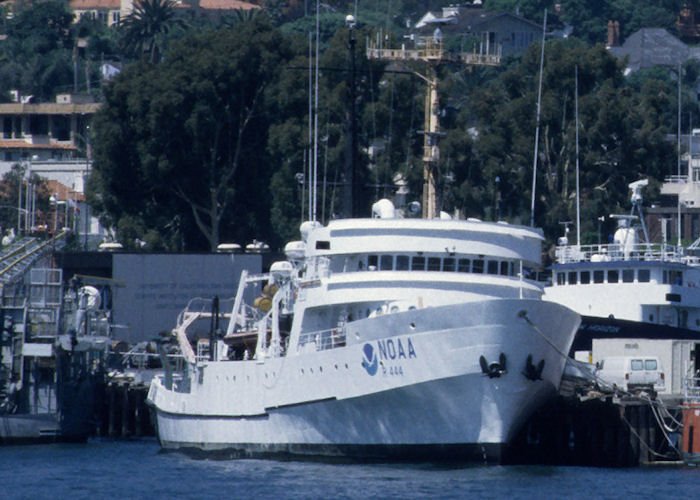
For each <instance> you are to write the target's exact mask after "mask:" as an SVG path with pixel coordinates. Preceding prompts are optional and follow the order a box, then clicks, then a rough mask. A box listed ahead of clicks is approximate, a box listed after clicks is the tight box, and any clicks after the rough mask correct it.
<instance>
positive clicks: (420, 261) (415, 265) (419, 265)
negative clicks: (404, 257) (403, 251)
mask: <svg viewBox="0 0 700 500" xmlns="http://www.w3.org/2000/svg"><path fill="white" fill-rule="evenodd" d="M411 270H412V271H425V257H413V262H411Z"/></svg>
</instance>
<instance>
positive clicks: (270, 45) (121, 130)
mask: <svg viewBox="0 0 700 500" xmlns="http://www.w3.org/2000/svg"><path fill="white" fill-rule="evenodd" d="M291 55H292V45H291V44H290V42H289V41H288V40H285V38H284V37H283V36H282V35H281V33H280V32H279V31H278V30H277V29H275V28H273V27H272V26H271V25H270V24H269V22H268V21H267V20H266V19H265V18H262V17H261V18H257V17H256V18H255V19H252V20H251V21H247V22H242V23H239V24H237V25H236V29H235V30H233V29H222V30H218V31H210V32H207V33H202V34H197V35H194V36H191V37H188V38H186V39H184V40H182V41H181V42H180V43H176V44H174V45H173V46H172V48H171V50H170V51H168V53H167V55H166V57H165V60H164V64H161V65H156V66H151V65H147V64H144V63H141V64H137V65H133V66H131V67H130V68H128V69H127V71H125V72H123V73H122V74H121V75H119V77H118V78H116V79H115V80H114V82H113V83H112V84H110V85H109V86H108V87H107V88H106V89H105V103H104V106H103V107H102V109H101V110H100V112H99V113H98V115H97V116H96V118H95V122H94V130H95V139H96V140H95V176H96V180H95V182H94V183H93V189H94V198H93V202H95V203H98V204H99V208H100V209H101V210H103V211H104V213H105V214H106V215H108V217H109V218H110V219H111V221H112V222H114V223H115V224H116V226H117V227H118V228H119V227H120V224H121V226H122V227H125V224H126V225H129V224H127V222H128V221H138V223H139V224H140V225H142V226H143V227H144V228H146V229H149V228H150V229H159V228H170V229H171V231H170V233H169V234H168V232H167V231H166V238H165V240H164V241H162V242H160V243H159V244H160V245H162V246H164V247H165V248H172V249H175V248H181V247H182V246H183V242H184V247H185V248H187V249H190V250H193V249H203V248H208V249H211V250H214V249H216V246H217V245H218V244H219V243H220V242H221V241H222V238H223V241H231V240H233V241H241V242H245V241H249V240H251V239H253V238H254V237H257V238H268V237H269V236H270V234H271V232H272V231H271V230H270V229H269V215H268V213H269V199H268V197H269V195H268V184H269V179H270V175H271V171H272V169H273V168H274V165H272V164H271V162H270V161H268V154H267V151H266V142H267V139H268V131H269V129H270V126H271V124H272V123H273V122H274V121H275V113H274V109H272V108H273V106H274V102H275V98H274V97H272V96H273V95H275V94H276V92H275V90H273V89H274V87H275V85H276V81H277V79H278V75H279V73H280V71H281V70H283V69H284V66H285V61H287V60H288V59H289V58H290V57H291ZM131 225H133V224H131Z"/></svg>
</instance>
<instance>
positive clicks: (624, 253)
mask: <svg viewBox="0 0 700 500" xmlns="http://www.w3.org/2000/svg"><path fill="white" fill-rule="evenodd" d="M556 259H557V263H558V264H569V263H575V262H607V261H612V260H648V261H671V262H685V261H690V260H694V257H691V256H687V255H685V252H684V249H683V247H680V246H675V245H660V244H647V243H640V244H636V245H619V244H609V245H566V246H558V247H557V249H556Z"/></svg>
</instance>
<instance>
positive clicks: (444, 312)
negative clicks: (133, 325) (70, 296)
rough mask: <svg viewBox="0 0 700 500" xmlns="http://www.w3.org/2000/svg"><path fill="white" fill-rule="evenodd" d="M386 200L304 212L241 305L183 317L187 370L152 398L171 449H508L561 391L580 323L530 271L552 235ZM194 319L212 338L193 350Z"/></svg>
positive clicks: (390, 453) (243, 289)
mask: <svg viewBox="0 0 700 500" xmlns="http://www.w3.org/2000/svg"><path fill="white" fill-rule="evenodd" d="M379 203H380V204H381V205H379V206H378V205H376V204H375V209H376V210H375V214H376V217H374V218H371V219H344V220H333V221H331V222H329V223H328V225H327V226H322V225H321V224H319V223H317V222H306V223H304V224H302V228H301V232H302V240H301V241H300V242H292V243H290V244H288V245H287V247H286V255H287V260H286V261H282V262H277V263H275V264H273V265H272V266H271V268H270V272H269V273H268V274H265V275H259V276H248V275H246V274H245V273H243V275H242V276H241V278H240V281H239V284H238V291H237V294H236V296H235V298H234V299H232V300H230V309H227V308H225V307H221V311H224V312H222V313H219V306H220V304H219V303H218V300H216V299H215V301H214V302H215V303H214V302H212V303H210V304H208V305H207V304H203V303H202V301H201V300H200V301H193V302H192V303H191V305H190V306H189V307H188V308H187V309H186V310H185V311H183V312H182V313H181V315H180V318H179V320H178V325H177V327H176V328H175V329H174V335H175V336H176V337H177V339H178V342H179V344H180V348H181V351H182V354H183V358H184V361H185V363H184V369H183V370H181V371H176V370H174V369H173V368H171V367H170V366H169V365H168V366H167V367H166V371H165V373H164V374H163V375H162V376H159V377H156V378H154V380H153V381H152V383H151V386H150V390H149V394H148V401H149V403H150V405H151V406H152V408H153V410H154V413H155V415H156V421H157V432H158V437H159V440H160V443H161V446H162V447H163V448H164V449H167V450H182V451H191V452H195V453H212V454H216V455H221V456H226V457H289V456H296V457H309V456H314V457H343V458H353V459H362V460H367V459H369V460H372V459H377V460H385V459H389V460H396V459H400V460H406V459H409V460H411V459H438V460H478V461H492V462H498V461H499V460H501V458H502V455H503V451H504V448H505V447H506V446H507V444H508V443H509V441H510V440H511V439H512V438H513V437H514V435H515V433H516V432H517V431H518V430H519V428H520V426H521V425H522V424H523V423H524V421H525V420H526V419H527V418H528V417H529V416H530V415H531V414H532V413H533V412H534V411H535V410H536V409H537V408H539V407H540V406H541V405H542V404H543V403H544V402H546V401H547V400H548V399H549V398H550V397H552V396H554V395H555V394H556V392H557V389H558V387H559V383H560V381H561V377H562V372H563V369H564V365H565V362H566V353H568V351H569V348H570V347H571V342H572V341H573V336H574V333H575V331H576V329H577V327H578V324H579V316H578V314H576V313H574V312H573V311H571V310H570V309H569V308H567V307H564V306H562V305H559V304H556V303H553V302H549V301H544V300H541V297H542V288H541V285H540V284H539V283H537V282H536V281H533V280H530V279H527V278H526V271H527V269H528V268H535V267H537V266H539V265H540V252H541V242H542V240H543V236H542V233H541V231H539V230H536V229H533V228H529V227H523V226H515V225H509V224H505V223H487V222H481V221H478V220H475V219H470V220H466V221H465V220H442V219H428V220H426V219H402V218H398V217H396V216H395V212H394V210H393V206H390V205H391V204H390V202H388V201H386V200H382V201H381V202H379ZM223 303H224V301H222V304H223ZM249 304H250V305H249ZM198 321H199V322H200V323H201V322H202V321H204V322H208V323H209V324H210V325H211V330H210V331H211V334H210V339H209V342H202V341H201V340H200V341H199V342H197V348H196V349H195V348H193V347H192V338H191V330H193V329H196V328H194V326H193V325H195V324H196V323H197V322H198ZM219 321H221V322H222V325H221V327H220V328H219V327H218V322H219ZM188 335H189V336H188ZM203 346H204V347H203Z"/></svg>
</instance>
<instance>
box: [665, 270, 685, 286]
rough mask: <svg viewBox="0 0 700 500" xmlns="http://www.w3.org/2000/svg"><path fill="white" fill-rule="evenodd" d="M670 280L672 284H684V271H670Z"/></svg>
mask: <svg viewBox="0 0 700 500" xmlns="http://www.w3.org/2000/svg"><path fill="white" fill-rule="evenodd" d="M668 281H669V283H670V284H671V285H682V284H683V273H682V272H681V271H669V272H668Z"/></svg>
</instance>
